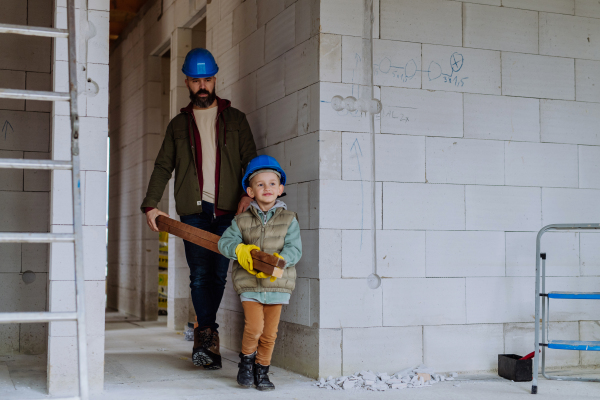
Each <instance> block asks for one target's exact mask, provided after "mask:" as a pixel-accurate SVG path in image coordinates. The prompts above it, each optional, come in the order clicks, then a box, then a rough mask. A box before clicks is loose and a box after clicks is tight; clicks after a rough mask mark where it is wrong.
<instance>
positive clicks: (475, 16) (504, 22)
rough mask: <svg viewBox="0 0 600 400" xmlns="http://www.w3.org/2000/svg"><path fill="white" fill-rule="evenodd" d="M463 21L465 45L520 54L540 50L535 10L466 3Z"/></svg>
mask: <svg viewBox="0 0 600 400" xmlns="http://www.w3.org/2000/svg"><path fill="white" fill-rule="evenodd" d="M462 23H463V38H464V42H463V46H465V47H476V48H479V49H492V50H506V51H515V52H520V53H537V51H538V13H536V12H533V11H525V10H517V9H514V8H507V7H494V6H486V5H479V4H465V5H464V7H463V20H462ZM488 68H489V67H488Z"/></svg>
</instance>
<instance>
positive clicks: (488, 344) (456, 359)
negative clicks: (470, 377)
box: [423, 324, 504, 372]
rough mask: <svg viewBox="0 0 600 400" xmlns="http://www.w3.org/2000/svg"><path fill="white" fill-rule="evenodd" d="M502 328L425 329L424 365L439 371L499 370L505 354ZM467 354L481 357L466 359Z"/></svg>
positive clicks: (490, 326) (426, 327)
mask: <svg viewBox="0 0 600 400" xmlns="http://www.w3.org/2000/svg"><path fill="white" fill-rule="evenodd" d="M502 342H503V329H502V325H500V324H496V325H463V326H460V325H455V326H453V325H446V326H444V325H441V326H425V327H423V349H424V351H423V362H424V363H425V365H435V368H436V370H438V371H447V372H455V371H477V370H490V369H494V368H497V363H496V362H497V360H498V354H502V353H503V352H504V346H503V345H502ZM465 354H477V356H476V357H465V356H464V355H465Z"/></svg>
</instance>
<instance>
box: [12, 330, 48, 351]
mask: <svg viewBox="0 0 600 400" xmlns="http://www.w3.org/2000/svg"><path fill="white" fill-rule="evenodd" d="M47 338H48V324H39V323H36V324H21V330H20V334H19V340H20V345H19V353H21V354H27V355H33V354H43V353H45V352H46V350H47V344H48V339H47Z"/></svg>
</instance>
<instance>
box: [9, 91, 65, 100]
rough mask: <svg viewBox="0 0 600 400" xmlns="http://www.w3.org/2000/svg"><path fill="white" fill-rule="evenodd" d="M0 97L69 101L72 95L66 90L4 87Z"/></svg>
mask: <svg viewBox="0 0 600 400" xmlns="http://www.w3.org/2000/svg"><path fill="white" fill-rule="evenodd" d="M0 99H13V100H42V101H69V100H71V97H70V96H69V93H65V92H42V91H37V90H21V89H2V88H0Z"/></svg>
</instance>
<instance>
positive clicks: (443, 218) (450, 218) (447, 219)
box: [359, 183, 465, 230]
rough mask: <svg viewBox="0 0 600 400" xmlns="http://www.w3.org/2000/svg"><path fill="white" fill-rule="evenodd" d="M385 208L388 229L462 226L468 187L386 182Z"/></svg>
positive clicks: (444, 228) (384, 190)
mask: <svg viewBox="0 0 600 400" xmlns="http://www.w3.org/2000/svg"><path fill="white" fill-rule="evenodd" d="M359 184H360V183H359ZM383 212H384V221H383V227H384V228H385V229H428V230H463V229H465V187H464V186H462V185H428V184H420V183H384V184H383Z"/></svg>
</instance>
